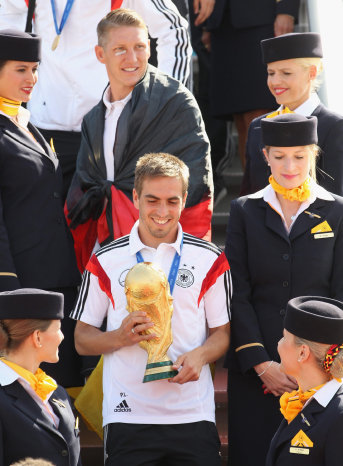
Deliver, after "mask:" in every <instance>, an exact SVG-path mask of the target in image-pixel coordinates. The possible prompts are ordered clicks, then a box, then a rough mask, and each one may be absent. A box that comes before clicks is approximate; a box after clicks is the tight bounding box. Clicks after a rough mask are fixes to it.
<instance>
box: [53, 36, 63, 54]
mask: <svg viewBox="0 0 343 466" xmlns="http://www.w3.org/2000/svg"><path fill="white" fill-rule="evenodd" d="M60 37H61V34H57V36H56V37H55V39H54V41H53V43H52V46H51V50H52V51H54V50H56V49H57V47H58V44H59V42H60Z"/></svg>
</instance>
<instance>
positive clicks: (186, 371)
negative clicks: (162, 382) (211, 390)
mask: <svg viewBox="0 0 343 466" xmlns="http://www.w3.org/2000/svg"><path fill="white" fill-rule="evenodd" d="M204 364H206V360H205V358H204V353H203V348H202V347H201V346H200V347H199V348H195V349H194V350H192V351H189V352H188V353H185V354H182V355H181V356H179V357H178V358H177V360H176V361H175V363H174V364H173V369H176V370H179V369H180V367H182V368H181V370H179V373H178V375H176V376H175V377H173V378H172V379H169V382H170V383H179V384H183V383H186V382H194V381H196V380H198V379H199V377H200V373H201V369H202V366H203V365H204Z"/></svg>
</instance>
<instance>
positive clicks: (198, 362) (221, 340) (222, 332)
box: [169, 323, 230, 384]
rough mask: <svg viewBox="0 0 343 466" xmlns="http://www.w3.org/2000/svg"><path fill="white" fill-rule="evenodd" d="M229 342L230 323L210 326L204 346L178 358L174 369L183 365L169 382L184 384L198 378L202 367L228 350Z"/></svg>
mask: <svg viewBox="0 0 343 466" xmlns="http://www.w3.org/2000/svg"><path fill="white" fill-rule="evenodd" d="M229 342H230V323H227V324H225V325H221V326H220V327H215V328H210V329H209V337H208V338H207V340H206V341H205V343H204V344H203V345H202V346H199V347H198V348H195V349H194V350H192V351H189V352H188V353H185V354H182V355H181V356H179V357H178V358H177V360H176V361H175V363H174V365H173V369H176V370H179V369H180V367H181V366H182V369H181V370H180V372H179V374H178V375H176V376H175V377H173V378H172V379H169V382H171V383H179V384H184V383H186V382H193V381H195V380H198V379H199V377H200V373H201V369H202V367H203V366H204V365H205V364H209V363H210V362H214V361H216V360H217V359H219V358H220V357H221V356H222V355H223V354H224V353H225V352H226V351H227V349H228V347H229Z"/></svg>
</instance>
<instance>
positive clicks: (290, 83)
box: [241, 32, 343, 196]
mask: <svg viewBox="0 0 343 466" xmlns="http://www.w3.org/2000/svg"><path fill="white" fill-rule="evenodd" d="M261 48H262V57H263V62H264V64H265V65H266V66H267V72H268V78H267V84H268V87H269V90H270V92H271V94H272V95H273V96H274V98H275V100H276V102H277V103H278V104H279V105H280V107H279V108H278V110H277V112H276V113H280V112H281V113H282V112H285V111H286V112H288V111H294V112H295V113H298V114H300V115H303V116H310V115H312V116H316V117H317V118H318V146H319V147H320V148H321V151H320V155H319V157H318V161H317V181H318V184H320V185H321V186H323V187H324V188H325V189H327V190H328V191H330V192H332V193H334V194H338V195H340V196H342V195H343V116H342V115H339V114H337V113H335V112H332V111H331V110H329V109H328V108H326V107H325V106H324V105H323V104H322V103H321V102H320V99H319V97H318V95H317V93H316V89H317V88H318V87H319V85H320V83H319V80H318V77H319V75H320V73H321V72H322V69H323V65H322V57H323V51H322V45H321V39H320V35H319V34H317V33H314V32H303V33H292V34H285V35H282V36H279V37H274V38H272V39H265V40H262V41H261ZM270 115H273V114H270ZM274 115H275V113H274ZM264 117H265V115H264V116H261V117H258V118H256V119H255V120H253V121H252V123H251V125H250V127H249V131H248V139H247V145H246V168H245V172H244V177H243V181H242V187H241V195H245V194H251V193H254V192H256V191H258V190H260V189H262V188H263V187H264V186H265V185H266V184H267V183H268V177H269V175H270V170H269V167H268V166H267V164H266V163H265V159H264V156H263V152H262V149H263V142H262V135H261V120H262V118H264Z"/></svg>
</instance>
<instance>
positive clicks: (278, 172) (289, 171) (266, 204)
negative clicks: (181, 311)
mask: <svg viewBox="0 0 343 466" xmlns="http://www.w3.org/2000/svg"><path fill="white" fill-rule="evenodd" d="M261 127H262V136H263V140H264V144H265V149H264V155H265V157H266V160H267V162H268V163H269V165H270V169H271V173H272V176H271V177H270V184H269V185H268V186H267V187H266V188H264V189H263V190H261V191H259V192H257V193H255V194H252V195H250V196H244V197H241V198H239V199H237V200H234V201H232V203H231V212H230V218H229V223H228V232H227V239H226V247H225V252H226V255H227V258H228V260H229V263H230V267H231V273H232V281H233V297H232V343H231V347H230V351H229V354H228V358H227V365H228V367H229V377H228V400H229V404H228V412H229V438H230V442H229V464H230V466H241V465H243V464H244V466H264V464H265V459H266V454H267V451H268V447H269V444H270V441H271V439H272V436H273V435H274V432H275V430H276V429H277V426H278V425H279V423H280V422H281V414H280V410H279V403H278V398H279V396H280V395H282V394H283V393H284V392H285V391H292V390H293V389H296V388H297V382H296V380H295V379H294V377H292V376H288V375H286V374H284V373H283V372H281V371H280V365H279V357H278V353H277V343H278V341H279V339H280V338H281V336H282V331H283V319H284V315H285V309H286V305H287V302H288V301H289V300H290V299H291V298H293V297H296V296H302V295H318V296H328V297H331V298H335V299H342V300H343V280H342V276H343V260H342V257H343V199H342V198H341V197H339V196H336V195H333V194H331V193H329V192H328V191H326V190H325V189H324V188H322V187H321V186H319V185H318V184H317V183H316V182H315V179H314V178H313V176H314V175H315V172H316V170H315V158H316V154H317V150H318V148H317V146H316V142H317V131H316V130H317V119H316V117H304V116H301V115H298V114H295V113H288V114H284V115H279V116H276V117H274V118H265V119H263V120H262V122H261Z"/></svg>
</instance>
